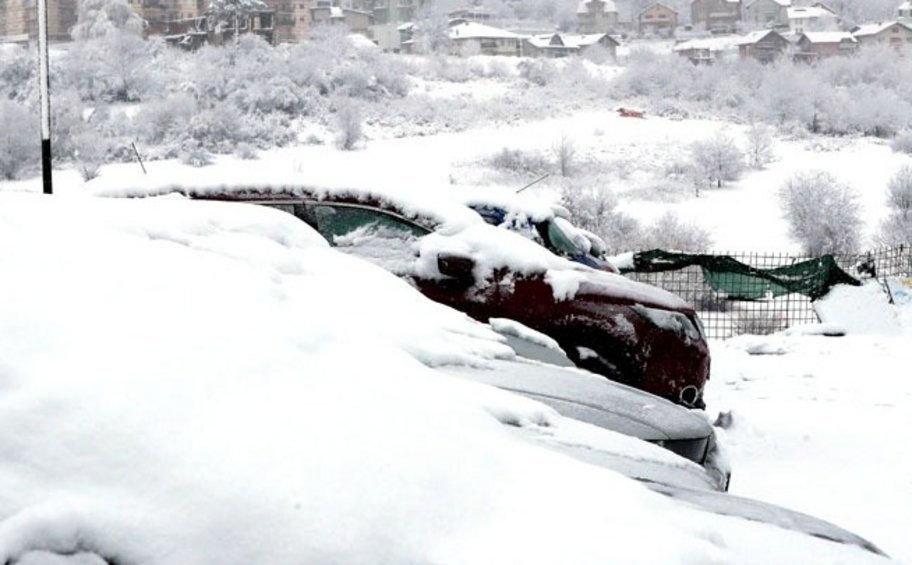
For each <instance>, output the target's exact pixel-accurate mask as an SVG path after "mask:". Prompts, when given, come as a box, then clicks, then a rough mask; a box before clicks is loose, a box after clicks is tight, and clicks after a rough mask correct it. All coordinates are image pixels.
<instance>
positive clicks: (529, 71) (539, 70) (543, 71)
mask: <svg viewBox="0 0 912 565" xmlns="http://www.w3.org/2000/svg"><path fill="white" fill-rule="evenodd" d="M517 69H518V70H519V76H520V77H522V78H524V79H525V80H527V81H529V82H531V83H532V84H534V85H537V86H546V85H548V84H551V82H553V81H554V80H555V78H556V77H557V75H558V72H557V69H556V67H555V65H554V63H553V62H551V61H550V60H548V59H525V60H523V61H522V62H520V63H519V65H518V66H517Z"/></svg>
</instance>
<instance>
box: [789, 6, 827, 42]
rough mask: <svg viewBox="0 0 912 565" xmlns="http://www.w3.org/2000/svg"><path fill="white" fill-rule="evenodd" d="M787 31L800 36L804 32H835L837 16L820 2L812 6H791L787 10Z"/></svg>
mask: <svg viewBox="0 0 912 565" xmlns="http://www.w3.org/2000/svg"><path fill="white" fill-rule="evenodd" d="M788 20H789V31H791V32H792V33H794V34H795V35H801V34H802V33H804V32H806V31H837V30H838V29H839V21H840V20H839V15H838V14H836V12H834V11H833V10H831V9H830V8H828V7H826V6H825V5H824V4H821V3H820V2H818V3H816V4H814V5H812V6H792V7H791V8H789V9H788Z"/></svg>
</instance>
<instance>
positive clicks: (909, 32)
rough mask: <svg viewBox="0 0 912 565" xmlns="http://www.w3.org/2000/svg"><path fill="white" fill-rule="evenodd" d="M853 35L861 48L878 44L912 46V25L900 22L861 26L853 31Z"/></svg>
mask: <svg viewBox="0 0 912 565" xmlns="http://www.w3.org/2000/svg"><path fill="white" fill-rule="evenodd" d="M852 35H854V36H855V39H857V40H858V44H859V45H861V46H864V45H873V44H877V43H882V44H887V45H892V46H893V47H903V46H912V25H910V24H906V23H904V22H900V21H892V22H884V23H879V24H864V25H860V26H858V27H856V28H855V29H853V30H852Z"/></svg>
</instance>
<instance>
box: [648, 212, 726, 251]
mask: <svg viewBox="0 0 912 565" xmlns="http://www.w3.org/2000/svg"><path fill="white" fill-rule="evenodd" d="M641 246H642V247H643V249H666V250H676V251H689V252H700V251H706V250H708V249H709V248H710V247H712V238H711V237H710V235H709V232H708V231H707V230H705V229H703V228H701V227H700V226H698V225H695V224H689V223H686V222H683V221H682V220H681V219H680V218H678V217H677V215H675V213H674V212H667V213H666V214H664V215H663V216H662V217H661V218H659V219H658V220H656V222H655V223H654V224H651V225H650V226H648V227H647V228H646V229H645V230H644V233H643V239H642V242H641Z"/></svg>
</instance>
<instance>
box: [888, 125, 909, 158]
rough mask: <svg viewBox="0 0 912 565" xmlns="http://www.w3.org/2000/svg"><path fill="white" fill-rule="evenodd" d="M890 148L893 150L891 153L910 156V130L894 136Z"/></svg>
mask: <svg viewBox="0 0 912 565" xmlns="http://www.w3.org/2000/svg"><path fill="white" fill-rule="evenodd" d="M890 147H892V148H893V151H897V152H899V153H908V154H910V155H912V129H908V130H905V131H901V132H899V133H898V134H896V137H894V138H893V142H892V143H891V144H890Z"/></svg>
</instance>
